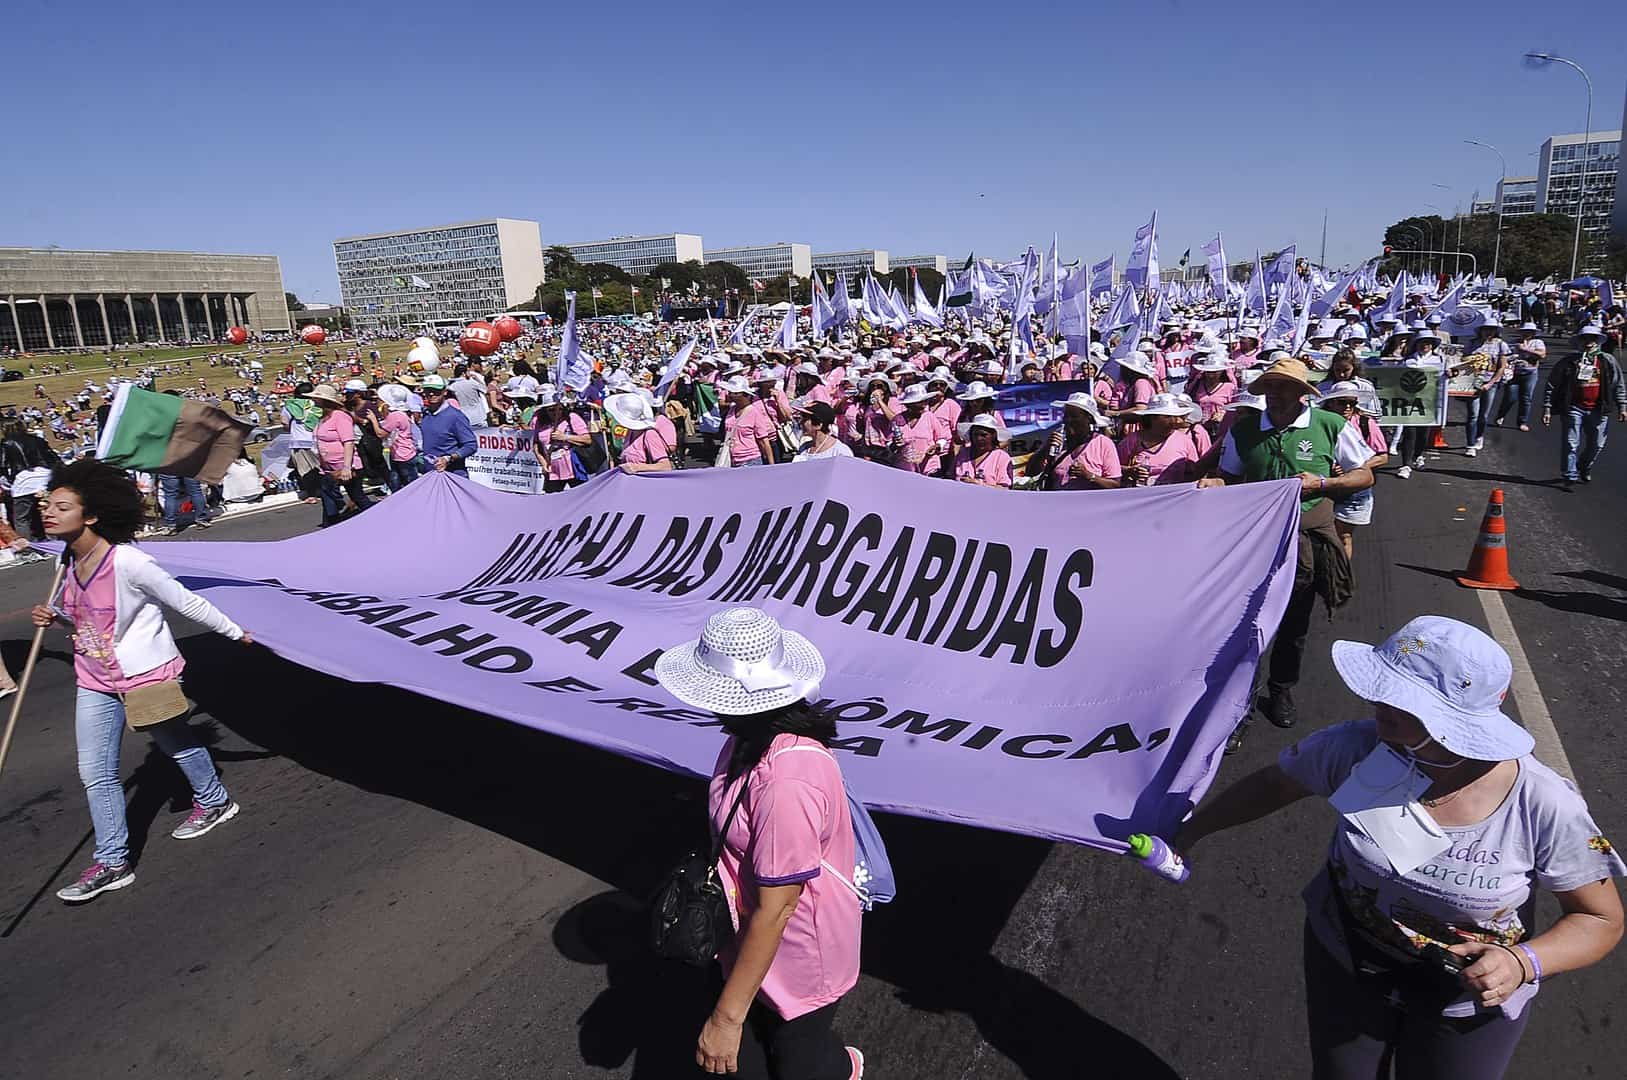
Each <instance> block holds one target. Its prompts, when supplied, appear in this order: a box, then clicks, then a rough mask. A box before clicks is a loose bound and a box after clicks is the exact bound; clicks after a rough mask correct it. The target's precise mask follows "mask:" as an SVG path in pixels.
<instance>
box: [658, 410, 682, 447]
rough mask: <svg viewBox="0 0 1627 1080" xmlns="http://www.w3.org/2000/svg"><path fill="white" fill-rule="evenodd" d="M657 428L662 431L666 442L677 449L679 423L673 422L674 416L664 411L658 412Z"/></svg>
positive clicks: (662, 436)
mask: <svg viewBox="0 0 1627 1080" xmlns="http://www.w3.org/2000/svg"><path fill="white" fill-rule="evenodd" d="M655 430H656V431H657V432H659V433H660V435H661V438H663V439H665V440H666V444H667V445H668V446H670V447H672V448H673V449H674V450H675V451H676V450H677V448H678V425H677V424H674V423H673V422H672V417H670V416H668V415H667V414H666V413H663V412H658V413H656V414H655Z"/></svg>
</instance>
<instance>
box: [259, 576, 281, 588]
mask: <svg viewBox="0 0 1627 1080" xmlns="http://www.w3.org/2000/svg"><path fill="white" fill-rule="evenodd" d="M260 584H261V585H273V586H275V587H277V588H279V589H281V588H284V587H285V586H284V585H283V583H282V582H280V581H278V580H277V579H276V578H274V577H263V578H261V579H260Z"/></svg>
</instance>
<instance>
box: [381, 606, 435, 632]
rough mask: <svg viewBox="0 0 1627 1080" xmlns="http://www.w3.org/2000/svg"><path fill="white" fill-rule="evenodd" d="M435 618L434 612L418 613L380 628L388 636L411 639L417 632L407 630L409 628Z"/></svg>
mask: <svg viewBox="0 0 1627 1080" xmlns="http://www.w3.org/2000/svg"><path fill="white" fill-rule="evenodd" d="M434 617H435V613H434V612H433V611H416V612H414V613H413V614H411V615H408V616H407V617H406V618H404V619H397V620H395V621H394V622H387V623H384V624H383V625H382V626H380V627H379V629H380V630H383V631H384V632H385V633H386V634H394V635H395V636H396V637H398V638H410V637H412V635H413V634H415V633H417V631H416V630H409V629H407V628H408V627H410V626H411V625H412V624H413V623H420V622H423V621H424V620H425V619H433V618H434Z"/></svg>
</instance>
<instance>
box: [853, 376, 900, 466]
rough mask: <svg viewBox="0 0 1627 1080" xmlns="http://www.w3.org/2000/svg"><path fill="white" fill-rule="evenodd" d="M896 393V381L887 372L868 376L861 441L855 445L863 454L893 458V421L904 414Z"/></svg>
mask: <svg viewBox="0 0 1627 1080" xmlns="http://www.w3.org/2000/svg"><path fill="white" fill-rule="evenodd" d="M893 393H894V387H893V381H892V380H891V379H889V378H888V377H887V376H885V375H880V374H877V375H868V376H866V377H865V380H864V397H863V399H862V401H861V403H860V407H859V426H858V433H859V445H858V446H856V447H854V450H855V451H856V452H857V453H858V455H859V456H860V457H863V458H869V459H870V460H871V461H880V462H881V463H883V464H887V463H889V462H891V460H892V456H893V449H894V438H893V425H894V423H895V421H897V420H898V419H899V418H900V417H902V416H903V415H904V410H903V409H902V408H900V407H899V405H898V403H897V402H896V401H895V400H894V398H893Z"/></svg>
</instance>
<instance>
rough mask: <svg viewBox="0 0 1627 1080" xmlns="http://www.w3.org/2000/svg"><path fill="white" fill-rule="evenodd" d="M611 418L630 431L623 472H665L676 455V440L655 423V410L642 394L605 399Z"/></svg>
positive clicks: (614, 396)
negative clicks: (670, 437)
mask: <svg viewBox="0 0 1627 1080" xmlns="http://www.w3.org/2000/svg"><path fill="white" fill-rule="evenodd" d="M604 411H605V412H606V413H608V414H609V416H610V419H611V420H613V421H615V422H616V423H617V424H618V425H620V426H621V427H624V428H626V429H627V440H626V441H625V442H624V443H623V444H622V447H621V455H620V456H621V462H620V464H621V469H622V472H626V473H641V472H665V471H667V470H669V469H671V468H672V465H673V458H674V457H676V456H677V449H678V448H677V447H676V446H675V445H674V442H675V440H673V439H669V438H668V437H667V436H666V435H665V433H663V432H662V431H661V430H660V428H659V427H658V425H657V423H656V416H655V410H654V409H652V408H651V407H650V403H649V402H648V401H646V400H644V398H643V396H642V395H640V394H636V393H633V394H612V395H610V396H609V397H607V398H605V400H604Z"/></svg>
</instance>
